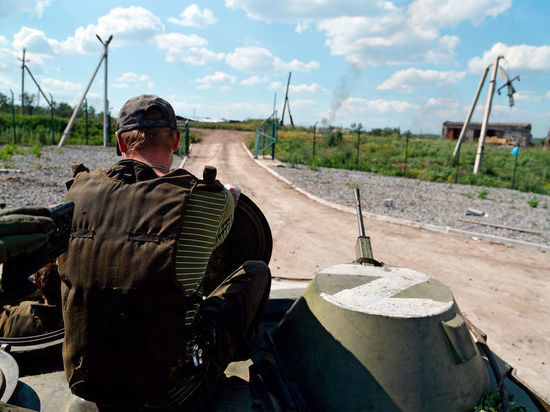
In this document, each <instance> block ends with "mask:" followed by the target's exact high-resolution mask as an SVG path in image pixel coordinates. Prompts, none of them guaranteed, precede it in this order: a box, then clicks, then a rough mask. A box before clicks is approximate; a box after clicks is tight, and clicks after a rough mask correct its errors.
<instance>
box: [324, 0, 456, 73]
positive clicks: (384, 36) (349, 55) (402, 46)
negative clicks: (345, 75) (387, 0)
mask: <svg viewBox="0 0 550 412" xmlns="http://www.w3.org/2000/svg"><path fill="white" fill-rule="evenodd" d="M318 28H319V29H320V30H321V31H324V32H325V34H326V35H327V40H326V41H325V44H326V45H328V46H329V48H330V50H331V52H332V54H333V55H336V56H344V57H345V59H346V60H347V61H349V62H350V63H353V64H354V65H355V66H357V67H366V66H375V65H378V64H406V63H408V64H412V63H419V62H431V63H436V64H445V63H449V62H450V60H451V59H452V57H453V55H454V49H455V47H456V45H457V44H458V43H459V39H458V37H456V36H448V35H444V36H440V35H439V32H438V31H437V30H435V29H433V28H429V29H423V28H418V27H414V26H412V25H411V24H410V22H409V21H407V16H406V14H405V12H404V11H403V10H402V9H395V10H392V11H390V12H389V13H387V14H386V15H384V16H379V17H364V16H358V17H339V18H333V19H327V20H323V21H321V22H319V24H318Z"/></svg>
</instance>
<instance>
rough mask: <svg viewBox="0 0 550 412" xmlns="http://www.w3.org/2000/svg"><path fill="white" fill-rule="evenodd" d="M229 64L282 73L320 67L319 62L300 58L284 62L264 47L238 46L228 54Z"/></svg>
mask: <svg viewBox="0 0 550 412" xmlns="http://www.w3.org/2000/svg"><path fill="white" fill-rule="evenodd" d="M225 59H226V61H227V64H229V65H230V66H231V67H233V68H235V69H237V70H240V71H243V72H249V73H272V74H282V73H285V72H288V71H302V72H309V71H311V70H314V69H318V68H319V63H318V62H316V61H310V62H308V63H304V62H301V61H299V60H298V59H294V60H291V61H289V62H284V61H283V60H281V59H280V58H279V57H276V56H273V54H272V53H271V52H270V51H269V50H268V49H265V48H263V47H258V46H251V47H238V48H236V49H235V50H234V52H233V53H230V54H228V55H227V56H226V58H225Z"/></svg>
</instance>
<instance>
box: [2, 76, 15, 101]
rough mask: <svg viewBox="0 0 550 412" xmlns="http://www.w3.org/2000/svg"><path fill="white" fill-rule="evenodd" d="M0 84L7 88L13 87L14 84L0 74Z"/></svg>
mask: <svg viewBox="0 0 550 412" xmlns="http://www.w3.org/2000/svg"><path fill="white" fill-rule="evenodd" d="M0 86H2V87H5V88H7V89H8V88H14V87H15V86H16V84H15V83H14V82H12V81H11V80H10V79H8V78H7V77H4V76H2V75H0ZM14 98H17V97H16V96H14Z"/></svg>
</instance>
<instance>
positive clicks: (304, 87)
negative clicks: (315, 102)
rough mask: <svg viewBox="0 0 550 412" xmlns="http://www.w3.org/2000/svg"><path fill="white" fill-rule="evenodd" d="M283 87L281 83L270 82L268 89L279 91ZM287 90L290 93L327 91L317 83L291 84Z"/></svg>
mask: <svg viewBox="0 0 550 412" xmlns="http://www.w3.org/2000/svg"><path fill="white" fill-rule="evenodd" d="M283 87H284V84H283V83H281V82H271V83H270V85H269V88H270V89H272V90H276V89H281V88H283ZM288 90H289V91H290V92H292V93H326V92H327V90H326V89H324V88H323V87H321V86H320V85H319V84H317V83H311V84H298V85H293V84H291V85H290V86H289V88H288Z"/></svg>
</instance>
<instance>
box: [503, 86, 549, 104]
mask: <svg viewBox="0 0 550 412" xmlns="http://www.w3.org/2000/svg"><path fill="white" fill-rule="evenodd" d="M501 93H502V95H504V96H505V97H506V98H508V97H507V96H508V95H507V93H508V90H507V89H503V90H501ZM514 100H515V101H517V102H539V101H541V100H542V96H538V95H537V94H536V93H535V92H534V91H532V90H522V91H521V92H516V93H514Z"/></svg>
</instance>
